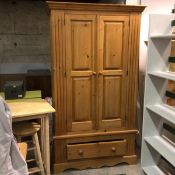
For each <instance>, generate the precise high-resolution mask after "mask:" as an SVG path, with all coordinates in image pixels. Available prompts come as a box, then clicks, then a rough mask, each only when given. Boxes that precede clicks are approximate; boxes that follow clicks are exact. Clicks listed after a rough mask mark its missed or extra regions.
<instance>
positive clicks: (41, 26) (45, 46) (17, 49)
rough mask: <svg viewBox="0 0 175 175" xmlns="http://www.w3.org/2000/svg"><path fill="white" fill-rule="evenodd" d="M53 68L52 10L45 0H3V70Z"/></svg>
mask: <svg viewBox="0 0 175 175" xmlns="http://www.w3.org/2000/svg"><path fill="white" fill-rule="evenodd" d="M45 68H50V34H49V10H48V8H47V4H46V2H45V1H39V0H35V1H34V0H5V1H4V0H3V1H0V74H18V73H26V71H27V69H45Z"/></svg>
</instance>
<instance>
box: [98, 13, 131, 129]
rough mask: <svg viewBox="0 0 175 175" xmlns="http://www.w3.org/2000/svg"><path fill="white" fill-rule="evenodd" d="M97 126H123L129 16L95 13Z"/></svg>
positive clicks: (125, 100) (101, 127)
mask: <svg viewBox="0 0 175 175" xmlns="http://www.w3.org/2000/svg"><path fill="white" fill-rule="evenodd" d="M98 27H99V33H98V93H99V94H98V119H99V120H98V121H99V123H98V127H99V130H116V129H117V128H118V129H121V128H124V127H125V118H126V107H127V105H126V104H127V89H128V87H127V62H128V38H129V35H128V34H129V16H127V15H126V16H124V15H123V16H99V17H98Z"/></svg>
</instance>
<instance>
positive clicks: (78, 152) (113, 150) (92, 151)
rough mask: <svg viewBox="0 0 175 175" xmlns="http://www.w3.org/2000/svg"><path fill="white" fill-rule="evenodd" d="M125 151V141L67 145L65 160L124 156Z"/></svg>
mask: <svg viewBox="0 0 175 175" xmlns="http://www.w3.org/2000/svg"><path fill="white" fill-rule="evenodd" d="M126 149H127V141H126V140H120V141H112V142H98V143H86V144H75V145H67V159H68V160H73V159H85V158H95V157H106V156H117V155H124V154H125V153H126Z"/></svg>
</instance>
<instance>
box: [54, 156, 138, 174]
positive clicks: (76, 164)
mask: <svg viewBox="0 0 175 175" xmlns="http://www.w3.org/2000/svg"><path fill="white" fill-rule="evenodd" d="M119 163H128V164H130V165H132V164H136V163H137V156H136V155H130V156H122V157H110V158H106V157H105V158H97V159H88V160H79V161H72V162H66V163H59V164H55V165H54V172H57V173H60V172H63V171H65V170H66V169H72V168H73V169H79V170H83V169H86V168H100V167H103V166H114V165H117V164H119Z"/></svg>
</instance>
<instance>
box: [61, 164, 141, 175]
mask: <svg viewBox="0 0 175 175" xmlns="http://www.w3.org/2000/svg"><path fill="white" fill-rule="evenodd" d="M120 174H126V175H141V168H140V163H138V164H136V165H127V164H120V165H116V166H113V167H103V168H99V169H86V170H81V171H80V170H67V171H65V172H63V173H59V175H120Z"/></svg>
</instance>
